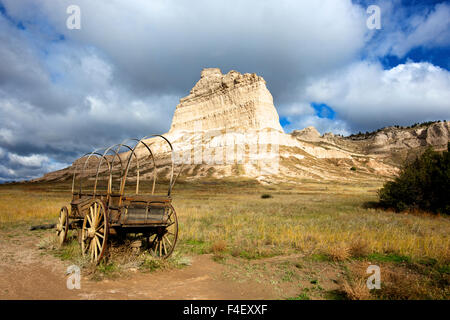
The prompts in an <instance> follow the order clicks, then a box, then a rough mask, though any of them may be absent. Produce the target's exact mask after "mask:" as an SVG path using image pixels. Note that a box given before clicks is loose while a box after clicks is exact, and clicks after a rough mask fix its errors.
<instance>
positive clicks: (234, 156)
mask: <svg viewBox="0 0 450 320" xmlns="http://www.w3.org/2000/svg"><path fill="white" fill-rule="evenodd" d="M449 132H450V123H449V122H434V123H428V124H424V125H419V126H417V127H414V128H395V127H388V128H383V129H381V130H379V131H377V132H374V133H371V134H368V135H363V136H353V137H342V136H335V135H333V134H332V133H325V134H324V135H322V136H321V135H320V133H319V132H318V131H317V130H316V129H315V128H314V127H308V128H305V129H302V130H294V131H293V132H292V133H290V134H287V133H285V132H284V131H283V128H282V127H281V125H280V122H279V117H278V113H277V111H276V108H275V106H274V103H273V97H272V95H271V93H270V92H269V90H268V89H267V87H266V82H265V80H264V79H263V78H262V77H260V76H258V75H256V74H254V73H253V74H249V73H246V74H241V73H239V72H237V71H234V70H232V71H230V72H228V73H227V74H222V72H221V71H220V69H218V68H207V69H204V70H203V71H202V72H201V76H200V80H199V81H198V82H197V83H196V84H195V86H194V87H193V88H192V90H191V91H190V93H189V95H188V96H186V97H184V98H181V99H180V103H179V104H178V105H177V107H176V109H175V113H174V116H173V120H172V125H171V127H170V130H169V132H167V133H166V134H165V136H166V137H167V138H168V139H169V140H170V141H171V142H172V144H173V147H174V150H175V161H176V163H177V164H178V165H179V164H181V163H184V166H183V168H184V169H183V173H182V175H181V176H180V178H181V179H186V180H190V179H194V180H195V179H205V178H224V177H240V178H253V179H257V180H258V181H260V182H261V183H274V182H294V183H297V182H300V181H302V180H303V179H312V180H339V181H361V180H362V181H367V180H378V179H380V177H381V178H383V177H384V178H385V177H392V176H393V175H395V174H396V173H397V172H398V171H399V166H400V164H401V163H402V161H404V160H405V159H406V158H408V157H412V156H415V155H416V154H417V153H418V152H420V151H421V150H423V149H424V148H426V147H427V146H430V145H431V146H433V147H434V148H436V149H445V148H446V147H447V143H448V141H449V137H450V134H449ZM147 142H148V143H151V144H152V149H153V152H154V153H155V154H157V155H158V156H157V162H156V164H157V167H158V173H159V176H161V175H163V176H165V177H167V176H168V173H169V170H168V168H169V164H170V153H169V149H168V148H167V146H166V145H165V144H164V143H162V142H161V141H160V140H157V139H149V140H148V141H147ZM137 155H138V157H140V158H143V157H145V156H146V150H145V149H144V148H143V147H142V148H138V152H137ZM127 156H128V152H125V153H123V154H122V157H124V158H125V157H127ZM77 161H78V160H77ZM77 161H75V162H74V163H77ZM93 166H94V164H93ZM352 167H355V168H356V170H350V168H352ZM73 170H74V165H72V166H71V167H69V168H66V169H62V170H59V171H56V172H52V173H49V174H47V175H45V176H44V177H42V178H40V179H39V180H62V179H67V178H69V177H70V176H71V174H72V172H73ZM141 170H142V169H141ZM152 170H153V168H152V166H151V164H150V163H149V162H148V161H147V162H146V164H145V168H144V170H142V171H143V174H142V175H141V178H150V177H151V176H152Z"/></svg>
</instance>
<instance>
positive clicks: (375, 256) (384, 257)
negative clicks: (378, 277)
mask: <svg viewBox="0 0 450 320" xmlns="http://www.w3.org/2000/svg"><path fill="white" fill-rule="evenodd" d="M367 258H368V259H369V260H374V261H379V262H394V263H404V262H406V263H411V258H410V257H408V256H402V255H399V254H395V253H388V254H382V253H371V254H369V255H368V256H367Z"/></svg>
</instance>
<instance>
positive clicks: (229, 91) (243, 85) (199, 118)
mask: <svg viewBox="0 0 450 320" xmlns="http://www.w3.org/2000/svg"><path fill="white" fill-rule="evenodd" d="M264 128H270V129H274V130H277V131H280V132H283V129H282V128H281V125H280V122H279V118H278V113H277V111H276V109H275V107H274V105H273V98H272V95H271V94H270V92H269V90H267V87H266V82H265V81H264V79H263V78H262V77H259V76H257V75H256V74H254V73H252V74H249V73H246V74H240V73H239V72H237V71H234V70H232V71H230V72H228V73H227V74H225V75H224V74H222V72H221V71H220V69H218V68H208V69H204V70H203V71H202V73H201V78H200V80H199V81H198V82H197V83H196V84H195V86H194V88H192V90H191V92H190V94H189V95H188V96H186V97H184V98H182V99H180V104H179V105H177V107H176V110H175V114H174V116H173V120H172V126H171V128H170V131H169V133H173V132H176V131H191V132H192V131H200V130H202V131H205V130H206V131H207V130H222V129H225V130H233V131H247V130H252V129H256V130H260V129H264Z"/></svg>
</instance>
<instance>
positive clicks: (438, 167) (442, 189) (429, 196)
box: [378, 143, 450, 214]
mask: <svg viewBox="0 0 450 320" xmlns="http://www.w3.org/2000/svg"><path fill="white" fill-rule="evenodd" d="M449 147H450V143H449ZM449 194H450V153H449V151H448V150H447V151H444V152H442V153H440V152H436V151H433V150H432V149H431V148H429V149H427V150H426V151H425V152H424V153H423V154H422V155H421V156H420V157H418V158H417V159H415V160H414V161H413V162H410V163H407V164H406V165H405V166H404V167H403V169H402V170H401V172H400V174H399V176H398V177H397V178H396V179H395V180H394V181H389V182H386V183H385V184H384V186H383V188H381V189H380V190H379V191H378V196H379V199H380V204H381V205H382V206H383V207H387V208H393V209H394V210H396V211H403V210H407V209H409V210H413V209H420V210H424V211H429V212H433V213H445V214H450V197H449Z"/></svg>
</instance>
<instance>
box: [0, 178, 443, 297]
mask: <svg viewBox="0 0 450 320" xmlns="http://www.w3.org/2000/svg"><path fill="white" fill-rule="evenodd" d="M380 186H381V183H378V184H376V183H374V184H366V185H362V184H360V185H357V184H345V183H340V184H337V183H317V182H307V181H305V182H303V183H301V184H297V185H272V186H261V185H259V184H255V183H251V182H245V181H238V180H236V181H234V182H221V183H218V182H215V181H203V182H201V183H196V184H186V183H182V184H178V185H176V186H175V189H174V192H173V205H174V207H175V209H176V211H177V215H178V220H179V240H178V241H179V242H178V244H177V248H176V249H175V255H177V254H181V255H183V254H189V253H213V254H214V257H217V258H220V259H224V258H226V257H227V256H228V257H230V256H232V257H237V258H238V259H240V258H246V259H257V258H264V257H272V256H277V255H279V256H282V255H286V256H287V255H291V254H299V253H300V254H301V255H302V256H305V257H314V256H324V257H325V259H326V260H323V261H322V262H320V263H323V264H330V262H329V260H333V262H332V265H333V266H339V265H340V266H346V265H351V264H352V263H353V262H355V261H363V260H364V263H365V264H366V265H365V267H367V261H371V262H372V263H373V262H375V263H377V264H380V266H381V268H382V273H383V272H385V265H384V263H385V262H383V260H380V259H388V260H385V261H389V262H386V263H391V264H392V265H396V266H397V267H395V268H397V269H398V268H400V263H399V262H398V261H407V262H408V263H412V264H414V263H416V262H420V261H421V260H424V259H425V260H426V259H428V260H430V261H434V262H433V265H432V266H430V267H429V268H430V270H431V271H429V270H428V269H427V270H428V271H426V270H425V271H423V272H422V273H420V272H413V273H411V274H409V273H408V272H409V271H407V269H405V270H406V271H404V273H402V274H404V275H405V276H404V277H402V276H396V274H395V271H392V272H390V271H389V270H390V269H387V271H386V274H384V273H383V274H382V290H381V291H377V292H376V293H375V294H374V293H369V291H368V289H367V287H366V285H365V279H366V277H367V275H366V274H365V269H364V270H362V271H361V274H360V275H359V276H357V277H352V278H351V279H352V280H348V282H344V283H342V285H341V288H342V291H344V292H345V295H346V296H347V297H348V298H351V299H369V298H371V297H372V298H376V297H381V298H388V299H391V298H394V299H396V298H398V299H411V298H412V299H414V298H423V297H431V298H442V297H447V296H448V290H447V291H445V289H443V288H444V287H445V284H448V283H449V279H448V277H449V276H448V264H449V263H450V252H449V249H448V248H450V238H449V235H450V218H449V217H448V216H432V215H424V214H419V213H416V214H408V215H405V214H397V213H394V212H386V211H382V210H377V209H371V208H367V206H365V203H366V202H368V201H374V200H376V190H377V189H378V188H379V187H380ZM141 190H142V191H145V190H148V185H146V184H145V183H144V184H143V186H142V188H141ZM68 191H70V186H69V184H17V185H0V229H1V228H2V227H4V226H12V227H14V225H15V224H23V223H27V224H28V223H29V224H34V223H39V222H40V221H51V220H53V221H54V220H56V217H57V215H58V213H59V210H60V208H61V206H63V205H68V204H69V202H70V200H71V195H70V192H68ZM262 194H269V195H271V197H270V198H266V199H261V195H262ZM74 250H78V248H77V246H76V245H74ZM111 250H114V248H111ZM74 252H75V251H74ZM76 252H78V251H76ZM116 255H117V256H121V255H118V254H117V253H115V254H114V256H116ZM123 256H126V257H128V256H129V255H127V254H125V255H123ZM239 257H240V258H239ZM386 257H387V258H386ZM352 258H354V259H352ZM233 259H234V258H233ZM355 259H356V260H355ZM377 259H378V260H377ZM392 261H394V262H392ZM336 262H339V263H336ZM130 263H131V262H130ZM401 263H403V262H401ZM121 264H125V265H128V264H129V263H128V261H118V262H117V263H115V265H121ZM156 267H158V266H156V265H155V263H154V262H152V261H150V262H149V263H148V269H152V268H156ZM105 268H106V267H105ZM108 268H109V265H108ZM395 268H394V269H395ZM401 268H403V267H401ZM427 268H428V267H427ZM105 270H106V269H105ZM399 270H400V269H399ZM445 270H447V271H445ZM107 271H108V272H109V271H110V270H109V269H108V270H107ZM389 272H390V273H389ZM427 272H428V273H429V272H431V274H432V276H429V275H427V274H428V273H427ZM434 278H436V279H438V280H434ZM405 279H406V280H405ZM442 284H444V285H442Z"/></svg>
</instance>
